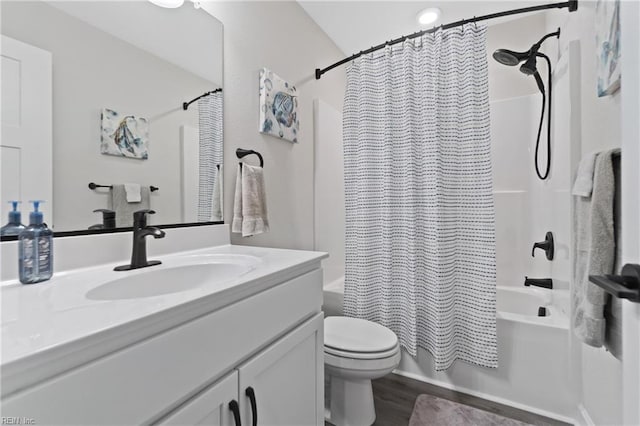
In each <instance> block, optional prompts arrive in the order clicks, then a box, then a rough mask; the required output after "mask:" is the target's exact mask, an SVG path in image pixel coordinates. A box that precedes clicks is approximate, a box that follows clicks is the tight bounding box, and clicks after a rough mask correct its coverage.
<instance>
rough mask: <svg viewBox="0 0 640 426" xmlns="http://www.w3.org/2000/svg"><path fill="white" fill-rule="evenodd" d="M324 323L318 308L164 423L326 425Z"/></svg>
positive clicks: (216, 425) (275, 425)
mask: <svg viewBox="0 0 640 426" xmlns="http://www.w3.org/2000/svg"><path fill="white" fill-rule="evenodd" d="M322 324H323V315H322V314H317V315H316V316H314V317H313V318H311V319H310V320H308V321H306V322H305V323H303V324H302V325H301V326H299V327H298V328H296V329H295V330H294V331H292V332H290V333H288V334H287V335H286V336H285V337H283V338H281V339H279V340H278V341H277V342H275V343H273V344H272V345H270V346H269V347H268V348H266V349H264V350H263V351H261V352H260V353H258V354H257V355H255V356H253V357H252V358H251V359H249V360H248V361H246V362H245V363H244V364H242V365H240V366H239V367H238V368H237V369H235V370H234V372H233V373H231V374H229V375H228V376H226V377H225V378H224V379H222V380H220V381H218V382H216V383H214V384H213V385H211V386H210V387H209V388H207V389H205V390H204V391H202V392H201V393H200V394H198V395H196V396H195V397H193V398H192V399H190V400H189V401H187V402H186V403H184V404H183V405H182V406H180V407H179V408H177V409H176V410H175V411H174V412H172V413H170V414H169V415H168V416H167V417H166V418H164V419H162V420H161V421H159V422H158V425H163V426H164V425H167V426H168V425H172V426H177V425H208V426H214V425H215V426H218V425H223V426H239V425H240V424H242V425H248V426H257V425H264V426H268V425H271V426H279V425H295V426H306V425H309V426H311V425H322V424H323V423H324V412H323V405H322V404H323V403H324V400H323V381H324V373H323V359H322V355H323V338H322ZM236 413H237V414H236Z"/></svg>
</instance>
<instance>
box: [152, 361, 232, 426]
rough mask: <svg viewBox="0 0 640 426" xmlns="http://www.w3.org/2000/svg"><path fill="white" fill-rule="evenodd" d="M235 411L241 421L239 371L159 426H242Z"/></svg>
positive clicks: (187, 403)
mask: <svg viewBox="0 0 640 426" xmlns="http://www.w3.org/2000/svg"><path fill="white" fill-rule="evenodd" d="M233 404H235V407H234V406H233ZM234 410H235V411H236V413H237V414H236V416H237V417H238V419H239V406H238V372H237V371H234V372H233V373H231V374H229V375H228V376H225V377H224V378H223V379H222V380H219V381H217V382H216V383H214V384H213V385H211V386H209V387H208V388H207V389H205V390H204V391H202V392H201V393H199V394H198V395H196V396H195V397H193V398H192V399H190V400H189V401H187V402H186V403H185V404H184V405H182V406H180V407H179V408H178V409H176V410H175V411H174V412H172V413H171V414H169V415H168V416H167V417H165V418H164V419H162V420H160V422H158V423H157V424H159V425H207V426H240V424H239V422H238V423H236V421H235V420H234V413H233V411H234Z"/></svg>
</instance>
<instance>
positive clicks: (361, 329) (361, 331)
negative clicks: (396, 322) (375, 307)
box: [324, 317, 398, 352]
mask: <svg viewBox="0 0 640 426" xmlns="http://www.w3.org/2000/svg"><path fill="white" fill-rule="evenodd" d="M397 343H398V338H397V337H396V335H395V333H394V332H393V331H391V330H389V329H388V328H387V327H385V326H382V325H380V324H376V323H375V322H371V321H367V320H363V319H358V318H349V317H327V318H325V320H324V345H325V346H327V347H330V348H334V349H338V350H341V351H348V352H382V351H388V350H390V349H393V348H394V347H395V346H396V344H397Z"/></svg>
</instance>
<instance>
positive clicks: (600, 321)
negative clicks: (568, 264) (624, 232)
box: [571, 150, 618, 347]
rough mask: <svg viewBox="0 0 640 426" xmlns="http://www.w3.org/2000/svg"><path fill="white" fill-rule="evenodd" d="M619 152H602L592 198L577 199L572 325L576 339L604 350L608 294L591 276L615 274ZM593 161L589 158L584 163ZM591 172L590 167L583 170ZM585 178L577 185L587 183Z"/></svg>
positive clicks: (594, 178)
mask: <svg viewBox="0 0 640 426" xmlns="http://www.w3.org/2000/svg"><path fill="white" fill-rule="evenodd" d="M617 151H618V150H611V151H606V152H603V153H600V154H598V155H597V157H596V161H595V166H594V171H593V189H592V193H591V196H590V197H589V196H587V197H582V196H575V197H574V232H573V240H574V241H573V243H574V271H573V272H574V274H573V276H574V283H573V285H572V297H571V300H572V315H571V317H572V322H573V328H574V332H575V334H576V336H577V337H578V338H580V340H582V341H583V342H584V343H586V344H588V345H591V346H595V347H600V346H602V345H603V344H604V337H605V325H606V324H605V317H604V310H605V304H606V303H607V300H608V295H607V294H606V293H605V292H604V291H603V290H602V289H600V287H598V286H596V285H595V284H593V283H591V282H589V275H604V274H611V273H613V272H614V266H615V260H616V238H615V229H614V198H615V186H616V185H615V175H614V170H613V161H612V157H613V154H614V153H615V152H617ZM584 161H586V162H588V161H592V160H591V159H590V157H589V156H587V157H586V158H585V159H584V160H583V162H584ZM579 170H582V171H587V172H588V171H589V167H588V166H587V167H583V165H582V164H581V166H580V167H579ZM584 179H585V176H584V175H582V176H577V178H576V183H577V182H580V183H581V185H583V184H584Z"/></svg>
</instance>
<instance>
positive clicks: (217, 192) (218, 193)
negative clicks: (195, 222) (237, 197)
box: [211, 164, 224, 222]
mask: <svg viewBox="0 0 640 426" xmlns="http://www.w3.org/2000/svg"><path fill="white" fill-rule="evenodd" d="M214 173H215V177H214V181H213V182H214V183H213V199H212V200H211V220H212V221H214V222H220V221H222V212H223V211H224V207H223V204H222V203H223V201H222V166H221V165H220V164H218V165H217V166H216V170H215V171H214Z"/></svg>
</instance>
